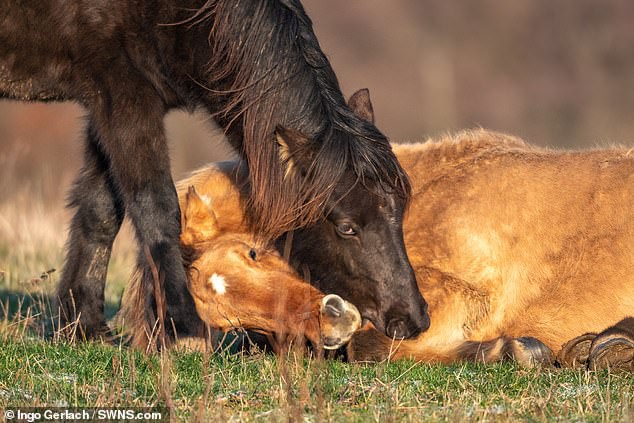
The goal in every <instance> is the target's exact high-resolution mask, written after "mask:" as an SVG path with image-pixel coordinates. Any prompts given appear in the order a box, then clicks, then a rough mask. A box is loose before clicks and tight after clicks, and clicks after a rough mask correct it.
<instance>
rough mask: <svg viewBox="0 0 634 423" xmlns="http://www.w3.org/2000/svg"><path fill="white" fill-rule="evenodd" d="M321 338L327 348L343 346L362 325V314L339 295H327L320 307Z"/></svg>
mask: <svg viewBox="0 0 634 423" xmlns="http://www.w3.org/2000/svg"><path fill="white" fill-rule="evenodd" d="M319 315H320V323H321V339H322V342H323V347H324V348H325V349H327V350H336V349H337V348H339V347H341V346H343V345H344V344H346V343H347V342H348V341H350V338H352V334H354V332H355V331H356V330H357V329H359V328H360V327H361V314H360V313H359V310H357V308H356V307H355V306H354V305H352V304H350V303H349V302H347V301H346V300H344V299H343V298H341V297H340V296H338V295H334V294H330V295H326V296H325V297H324V298H322V300H321V307H320V308H319Z"/></svg>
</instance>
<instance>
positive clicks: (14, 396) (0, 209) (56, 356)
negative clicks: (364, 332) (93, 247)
mask: <svg viewBox="0 0 634 423" xmlns="http://www.w3.org/2000/svg"><path fill="white" fill-rule="evenodd" d="M34 198H35V199H34ZM44 204H46V206H44ZM67 213H68V212H65V211H63V207H62V205H61V204H49V203H46V202H45V201H40V200H37V197H34V196H32V195H20V194H19V193H14V194H13V195H12V196H11V197H10V198H8V199H7V201H5V202H3V203H0V344H1V346H2V347H1V348H0V409H3V408H11V407H27V406H28V407H31V406H58V407H75V406H78V407H85V406H91V407H100V406H121V407H123V406H126V407H132V406H134V407H164V408H166V409H169V410H171V415H172V417H176V418H178V419H187V420H191V419H198V420H201V421H210V420H211V421H282V420H284V421H287V420H290V421H381V422H384V421H417V422H418V421H437V420H446V421H456V420H458V421H462V420H467V421H498V420H502V421H504V420H518V419H528V420H547V421H553V420H563V421H610V422H612V421H632V420H634V375H632V374H611V373H608V372H605V371H602V372H585V371H571V370H558V369H532V370H527V369H522V368H519V367H516V366H513V365H511V364H508V363H507V364H499V365H492V366H483V365H475V364H468V365H454V366H439V365H426V364H420V363H413V362H406V361H404V362H396V363H378V364H372V365H369V364H347V363H342V362H339V361H335V360H328V361H323V360H315V359H312V358H310V357H306V356H301V355H297V354H289V355H288V356H285V357H282V358H277V357H275V356H272V355H267V354H261V353H260V354H253V355H244V354H233V355H231V354H228V353H224V354H215V355H209V354H203V353H192V352H189V353H188V352H182V351H171V352H169V353H165V354H163V355H158V354H155V355H145V354H141V353H139V352H136V351H132V350H129V349H127V348H125V347H123V346H112V345H104V344H97V343H77V344H75V343H70V342H68V341H66V340H63V339H56V338H54V337H50V336H48V335H47V334H48V333H49V329H50V327H51V320H52V319H53V318H52V317H51V316H52V315H54V311H51V309H50V300H49V298H50V296H51V294H52V292H54V286H55V283H56V281H57V280H58V278H59V270H56V271H52V269H54V268H55V269H60V268H61V265H62V255H63V243H64V241H63V240H64V227H65V225H66V222H67V221H68V214H67ZM134 255H135V252H134V243H133V241H132V239H131V236H130V234H129V231H125V232H124V234H123V236H122V237H121V239H120V240H119V241H118V244H117V246H116V251H115V255H114V258H113V261H112V264H111V269H110V274H109V285H108V289H107V293H106V296H107V302H108V313H109V315H112V314H113V313H114V311H115V310H116V308H117V306H118V302H119V298H120V296H121V293H122V290H123V286H124V285H125V281H126V279H127V277H128V275H129V272H130V270H131V267H132V264H133V259H134Z"/></svg>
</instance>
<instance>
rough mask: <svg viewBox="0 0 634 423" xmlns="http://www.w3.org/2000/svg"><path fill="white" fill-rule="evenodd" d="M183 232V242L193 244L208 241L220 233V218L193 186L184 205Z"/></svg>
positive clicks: (188, 191)
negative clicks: (217, 217)
mask: <svg viewBox="0 0 634 423" xmlns="http://www.w3.org/2000/svg"><path fill="white" fill-rule="evenodd" d="M182 213H183V233H182V234H181V242H182V243H183V244H186V245H192V244H195V243H197V242H202V241H208V240H210V239H211V238H213V237H215V236H216V235H217V234H218V231H219V228H218V220H217V219H216V214H215V213H214V212H213V210H212V209H211V206H210V204H209V203H208V202H205V200H203V199H202V198H201V197H200V196H199V195H198V193H197V192H196V189H195V188H194V187H193V186H190V187H189V189H188V190H187V194H186V196H185V205H184V207H183V211H182Z"/></svg>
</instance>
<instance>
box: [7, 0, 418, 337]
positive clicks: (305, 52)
mask: <svg viewBox="0 0 634 423" xmlns="http://www.w3.org/2000/svg"><path fill="white" fill-rule="evenodd" d="M0 97H4V98H10V99H17V100H27V101H53V100H74V101H77V102H79V103H80V104H81V105H83V106H84V107H85V109H86V110H87V111H88V119H87V120H88V125H87V130H86V143H85V157H84V167H83V169H82V171H81V174H80V176H79V178H78V179H77V182H76V184H75V187H74V189H73V191H72V193H71V197H70V205H71V206H73V207H75V208H76V212H75V215H74V217H73V220H72V223H71V227H70V235H69V240H68V244H67V245H68V247H67V249H68V254H67V259H66V263H65V265H64V270H63V273H62V277H61V281H60V285H59V289H58V297H59V299H60V307H61V316H60V319H61V320H62V321H63V322H64V321H70V320H75V319H76V318H79V322H80V324H81V329H82V330H83V332H84V333H85V335H86V336H87V337H95V336H99V335H100V334H103V333H104V332H106V331H107V326H106V323H105V319H104V312H103V306H104V284H105V280H106V272H107V265H108V261H109V258H110V253H111V248H112V243H113V240H114V238H115V236H116V234H117V233H118V231H119V228H120V225H121V222H122V220H123V217H124V215H127V216H128V217H129V218H130V219H131V221H132V223H133V225H134V228H135V232H136V236H137V238H138V242H139V244H140V245H141V246H143V247H144V248H142V249H141V250H143V251H145V252H147V254H145V253H141V254H140V260H141V261H147V262H148V263H149V262H155V263H156V265H157V268H158V271H159V275H158V278H159V280H160V281H161V282H162V283H165V285H166V302H167V304H166V309H167V316H166V318H167V319H168V321H169V320H170V319H171V320H172V322H171V323H170V324H167V325H166V327H167V328H168V329H169V328H172V327H174V328H175V329H176V331H178V332H179V333H180V334H181V335H187V332H186V330H187V327H188V323H190V320H191V319H192V318H194V319H195V316H192V315H191V314H190V310H191V309H192V308H193V302H192V298H191V296H190V295H189V294H188V292H187V289H186V275H185V272H184V270H183V263H182V260H181V256H180V251H179V245H178V240H179V235H180V231H181V227H180V210H179V204H178V198H177V194H176V190H175V188H174V184H173V181H172V178H171V175H170V171H169V157H168V150H167V146H166V139H165V131H164V128H163V118H164V116H165V114H166V113H167V111H169V110H170V109H173V108H186V109H189V110H191V109H194V108H196V107H202V108H204V109H205V110H206V111H207V112H208V113H209V114H210V116H211V117H213V119H214V120H215V121H216V122H217V123H218V124H219V125H220V126H221V127H222V128H223V129H224V131H225V133H226V134H227V137H228V140H229V142H230V143H231V145H232V146H233V147H234V148H235V149H236V151H238V152H239V153H240V154H241V155H242V157H243V158H244V159H245V161H246V163H247V165H248V168H249V175H250V176H249V177H250V184H251V188H252V189H251V193H250V204H249V213H248V215H249V218H250V222H251V224H252V225H253V227H254V228H256V229H257V230H258V231H259V233H261V234H262V236H263V237H267V238H271V237H275V236H277V235H280V234H281V233H283V232H285V231H288V230H291V229H295V228H302V227H310V225H312V224H318V228H316V229H314V230H312V231H311V232H310V235H307V236H308V237H309V238H310V239H312V241H313V245H315V246H318V248H319V250H320V255H321V257H320V259H321V260H322V262H323V263H324V266H326V267H327V268H328V269H336V270H337V272H336V274H333V276H332V277H331V278H329V283H330V285H329V287H331V288H332V291H333V293H344V292H345V293H354V295H349V297H348V298H347V299H349V300H351V301H353V302H354V303H355V304H356V305H358V306H359V308H360V310H361V313H362V315H363V317H364V318H365V319H368V320H370V321H372V322H373V323H374V325H375V327H377V328H378V329H379V330H381V331H382V332H385V333H386V335H388V336H395V337H411V336H415V335H417V334H418V333H419V332H420V331H421V330H423V329H425V328H426V327H427V325H428V320H427V316H426V304H425V302H424V300H423V298H422V296H421V294H420V293H419V291H418V290H417V289H416V280H415V277H414V272H413V270H412V267H411V265H410V263H409V261H408V258H407V254H406V252H405V246H404V243H403V236H402V225H401V218H402V214H403V212H404V209H405V207H406V204H407V201H408V197H409V194H410V186H409V181H408V179H407V176H406V174H405V173H404V172H403V170H402V168H401V167H400V165H399V163H398V161H397V160H396V158H395V157H394V154H393V153H392V151H391V147H390V145H389V143H388V141H387V139H386V138H385V136H384V135H383V134H382V133H381V132H379V131H378V130H377V129H376V127H375V126H374V125H373V124H372V123H370V122H368V121H366V120H363V119H360V118H359V117H357V116H356V115H355V114H354V113H353V112H352V111H351V110H350V108H349V107H348V106H347V105H346V103H345V101H344V98H343V96H342V94H341V91H340V88H339V86H338V83H337V79H336V76H335V74H334V72H333V70H332V68H331V66H330V64H329V62H328V60H327V59H326V57H325V55H324V54H323V53H322V51H321V49H320V47H319V44H318V42H317V39H316V37H315V34H314V33H313V30H312V24H311V21H310V19H309V18H308V16H307V15H306V13H305V12H304V10H303V8H302V6H301V5H300V4H299V2H298V1H297V0H271V1H260V0H208V1H206V2H203V1H196V0H189V1H187V0H186V1H176V0H159V1H150V0H140V1H132V0H110V1H100V2H90V1H83V0H70V1H62V0H42V1H34V2H31V1H18V2H15V1H12V0H0ZM285 126H286V127H292V128H293V129H287V128H285ZM311 270H315V272H316V273H318V272H317V270H318V269H311ZM325 289H326V288H325ZM397 293H398V294H399V295H397ZM159 317H161V316H159Z"/></svg>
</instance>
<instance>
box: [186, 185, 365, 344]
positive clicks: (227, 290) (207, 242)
mask: <svg viewBox="0 0 634 423" xmlns="http://www.w3.org/2000/svg"><path fill="white" fill-rule="evenodd" d="M225 199H226V198H225ZM210 201H211V200H210V199H209V197H207V196H205V195H203V196H202V197H201V196H199V195H198V194H197V193H196V191H195V189H194V188H193V187H190V188H189V190H188V192H187V194H186V197H185V200H184V204H183V219H182V220H183V232H182V235H181V246H182V248H183V250H184V251H185V254H186V255H187V254H189V256H190V257H188V260H187V261H189V262H190V263H189V264H188V266H187V267H188V282H189V290H190V292H191V294H192V297H193V298H194V303H195V304H196V310H197V312H198V314H199V316H200V317H201V319H202V320H203V321H205V322H206V323H207V324H209V325H210V326H212V327H215V328H218V329H221V330H229V329H232V328H244V329H249V330H256V331H261V332H264V333H269V334H271V333H273V332H275V333H276V335H283V336H287V337H290V338H295V337H298V336H304V335H305V336H306V337H307V338H308V339H309V340H310V341H311V342H312V343H313V344H315V345H321V346H323V347H324V348H327V349H334V348H338V347H339V346H341V345H343V344H344V343H346V342H347V341H348V340H349V339H350V337H351V336H352V333H353V332H354V331H355V330H356V329H358V328H359V326H360V323H361V318H360V316H359V312H358V311H357V310H356V308H355V307H354V306H353V305H351V304H349V303H347V302H346V301H344V300H342V299H341V298H339V297H338V296H336V295H328V296H324V295H323V294H322V293H321V292H319V291H318V290H317V289H315V288H314V287H312V286H310V285H309V284H307V283H305V282H304V281H303V280H302V279H301V278H300V277H299V276H298V275H297V273H296V272H295V271H294V270H293V269H292V268H291V267H290V265H289V264H288V263H287V262H286V261H285V260H283V259H282V258H281V257H280V255H279V254H278V252H277V250H275V249H274V248H273V247H271V246H268V245H266V244H262V243H260V242H259V241H258V240H257V239H256V238H255V237H254V234H253V233H252V232H251V231H248V230H247V227H246V225H243V224H236V223H237V222H240V221H241V219H240V216H241V207H240V205H239V204H238V203H236V204H235V206H236V208H235V214H234V216H232V219H231V220H233V221H234V224H233V225H231V224H230V225H229V226H223V225H222V224H220V223H219V222H218V219H217V217H216V214H215V213H214V211H213V209H212V208H211V207H210V204H209V202H210ZM223 206H224V207H225V209H226V207H227V204H224V205H223Z"/></svg>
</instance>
